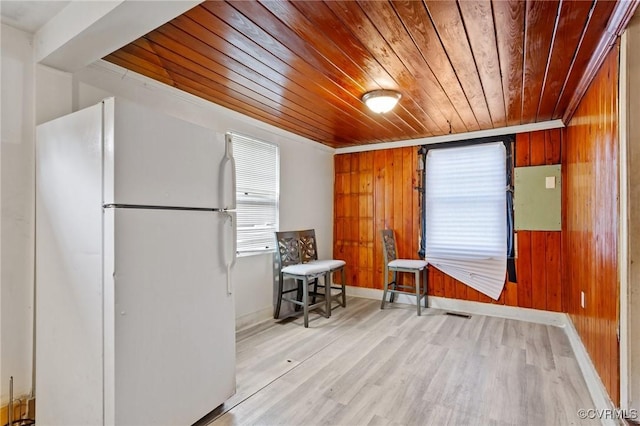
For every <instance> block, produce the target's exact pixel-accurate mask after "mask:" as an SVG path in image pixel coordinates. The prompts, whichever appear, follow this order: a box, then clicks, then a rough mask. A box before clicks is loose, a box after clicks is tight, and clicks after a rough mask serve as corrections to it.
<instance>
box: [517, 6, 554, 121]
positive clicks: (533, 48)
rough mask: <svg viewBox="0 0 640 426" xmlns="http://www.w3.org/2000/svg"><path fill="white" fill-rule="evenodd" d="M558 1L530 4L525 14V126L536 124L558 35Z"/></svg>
mask: <svg viewBox="0 0 640 426" xmlns="http://www.w3.org/2000/svg"><path fill="white" fill-rule="evenodd" d="M559 6H560V2H559V1H554V0H549V1H528V2H527V8H526V13H525V50H524V65H523V76H524V78H523V80H522V87H523V96H522V122H523V123H533V122H535V121H536V114H537V112H538V105H539V104H540V98H541V96H542V87H543V85H544V81H545V77H546V75H547V69H548V64H549V59H550V56H551V47H552V45H551V41H552V40H553V34H554V33H555V29H556V25H557V17H558V10H559V9H558V8H559Z"/></svg>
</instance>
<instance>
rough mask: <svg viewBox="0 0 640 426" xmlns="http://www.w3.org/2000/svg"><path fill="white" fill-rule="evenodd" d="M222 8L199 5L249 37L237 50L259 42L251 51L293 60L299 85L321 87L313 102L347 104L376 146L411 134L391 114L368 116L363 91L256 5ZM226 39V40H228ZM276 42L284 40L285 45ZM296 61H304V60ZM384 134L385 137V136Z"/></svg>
mask: <svg viewBox="0 0 640 426" xmlns="http://www.w3.org/2000/svg"><path fill="white" fill-rule="evenodd" d="M225 5H226V4H225V3H224V2H219V1H212V2H206V3H204V4H203V6H204V7H206V8H207V10H209V11H210V12H215V13H216V14H217V15H218V16H219V17H221V18H223V19H224V20H226V21H227V22H229V23H230V24H231V26H232V27H234V28H238V32H239V33H242V34H245V35H246V34H250V35H251V38H250V39H247V40H238V42H239V45H237V47H239V48H240V47H242V48H247V47H248V48H251V47H253V46H252V45H251V44H250V43H249V41H250V40H259V45H258V44H257V43H258V42H256V43H254V45H255V47H259V48H261V49H262V48H264V50H267V51H269V52H271V53H272V54H273V55H274V56H275V57H277V58H282V59H283V61H286V59H287V58H296V60H290V61H286V62H287V63H288V64H290V65H291V66H292V67H294V68H296V69H297V70H298V71H300V72H302V73H303V78H302V82H303V84H310V83H312V82H313V83H316V84H318V83H321V84H322V87H323V88H324V93H323V99H317V101H320V102H336V101H338V102H340V103H343V104H347V105H348V106H349V107H350V110H349V112H350V115H355V116H358V117H359V118H361V119H363V120H364V121H365V122H368V123H369V125H370V126H373V127H378V128H379V129H380V131H379V135H380V136H381V138H382V139H378V140H377V141H378V142H381V141H385V140H386V139H385V138H387V137H389V138H390V137H392V135H395V134H397V133H398V132H403V133H406V132H409V131H411V128H410V126H409V125H408V124H407V123H406V122H404V121H403V120H402V119H400V118H399V117H398V116H397V115H395V114H394V115H389V116H384V117H381V119H380V118H378V117H375V116H373V115H371V114H370V112H369V111H367V110H366V109H365V108H364V106H363V104H362V102H361V101H360V97H359V96H356V94H358V93H363V89H362V88H360V87H357V86H355V85H354V82H353V80H352V79H346V78H345V76H344V74H342V73H341V72H340V71H339V70H337V69H336V68H335V67H332V66H331V64H330V63H329V62H328V61H326V59H325V58H324V57H322V56H321V55H320V54H319V53H318V52H316V51H315V50H313V49H311V48H310V47H309V46H308V45H306V44H305V43H304V42H303V41H302V40H301V39H300V38H299V37H297V35H295V34H294V33H293V32H291V30H290V29H289V28H287V27H286V26H284V25H283V24H282V23H281V22H280V21H278V19H277V17H275V16H274V15H272V14H270V13H269V12H268V11H267V10H266V9H264V7H262V6H261V5H260V4H258V3H256V2H246V1H239V2H235V3H234V5H233V6H234V7H235V8H237V10H236V9H233V8H230V7H227V6H225ZM231 9H233V10H231ZM189 13H190V12H188V14H189ZM245 15H250V16H252V17H253V19H255V20H256V22H259V25H260V26H259V27H258V26H255V27H251V21H250V20H249V19H248V18H246V16H245ZM226 37H227V39H228V38H229V36H226ZM279 40H286V41H287V43H286V45H285V44H282V43H281V42H280V41H279ZM240 43H242V44H240ZM249 53H250V54H253V55H254V57H256V58H259V59H262V57H261V53H262V52H260V51H257V52H256V50H255V49H251V50H250V51H249ZM299 58H304V60H301V59H299ZM285 75H286V74H285ZM342 109H343V110H344V105H342ZM392 127H395V129H393V128H392ZM387 134H388V135H389V136H386V135H387Z"/></svg>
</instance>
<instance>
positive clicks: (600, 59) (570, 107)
mask: <svg viewBox="0 0 640 426" xmlns="http://www.w3.org/2000/svg"><path fill="white" fill-rule="evenodd" d="M602 3H603V1H601V0H600V1H598V2H597V4H596V7H599V6H601V4H602ZM604 3H612V2H606V1H605V2H604ZM638 4H639V2H638V1H636V0H632V1H626V0H622V1H617V2H615V4H614V8H613V11H612V12H610V14H608V15H606V16H610V18H609V19H608V21H607V23H606V25H605V29H604V31H603V33H601V36H600V38H599V40H598V42H597V46H596V47H595V48H592V50H591V51H592V55H591V56H590V57H589V61H588V64H587V65H586V66H585V68H584V70H585V71H584V73H583V74H582V77H581V78H580V81H579V82H578V83H577V85H576V88H575V89H574V90H573V91H571V92H570V91H567V93H571V94H572V96H571V99H570V100H569V101H568V103H567V106H566V107H565V108H562V106H561V105H560V103H559V106H558V107H556V113H558V115H559V114H563V115H562V118H563V120H564V122H565V123H568V122H569V121H570V120H571V117H573V114H574V113H575V111H576V109H577V108H578V105H579V103H580V101H581V100H582V97H583V96H584V94H585V93H586V92H587V89H588V88H589V85H590V84H591V81H592V80H593V79H594V77H595V75H596V74H597V72H598V70H599V69H600V67H601V66H602V64H603V63H604V61H605V59H606V57H607V53H608V52H609V50H610V49H611V47H613V46H614V44H615V43H616V40H617V38H618V37H619V36H620V35H621V34H622V32H623V31H624V29H625V28H626V27H627V25H628V24H629V20H630V19H631V17H633V15H634V13H635V11H636V9H637V7H638ZM608 6H610V5H608ZM602 8H604V7H602ZM593 13H595V11H594V12H593ZM590 24H591V22H590Z"/></svg>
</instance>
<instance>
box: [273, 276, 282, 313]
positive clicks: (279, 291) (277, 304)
mask: <svg viewBox="0 0 640 426" xmlns="http://www.w3.org/2000/svg"><path fill="white" fill-rule="evenodd" d="M282 281H283V279H282V273H280V278H279V279H278V300H277V301H276V310H275V311H274V313H273V318H275V319H278V317H279V316H280V306H281V305H282V285H283V284H282Z"/></svg>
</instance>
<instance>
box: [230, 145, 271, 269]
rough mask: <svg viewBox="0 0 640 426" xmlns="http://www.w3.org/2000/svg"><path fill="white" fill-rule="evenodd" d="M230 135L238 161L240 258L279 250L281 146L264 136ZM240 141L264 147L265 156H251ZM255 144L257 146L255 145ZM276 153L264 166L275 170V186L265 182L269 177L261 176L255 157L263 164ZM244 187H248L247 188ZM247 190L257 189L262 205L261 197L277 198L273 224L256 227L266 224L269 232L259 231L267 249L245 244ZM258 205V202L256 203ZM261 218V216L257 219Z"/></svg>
mask: <svg viewBox="0 0 640 426" xmlns="http://www.w3.org/2000/svg"><path fill="white" fill-rule="evenodd" d="M227 136H228V137H229V138H230V139H231V145H232V152H233V156H234V159H235V163H236V185H237V186H236V215H237V224H238V232H237V233H236V238H237V239H238V246H237V247H238V249H237V255H238V256H239V257H245V256H254V255H259V254H267V253H272V252H273V251H274V250H275V237H274V232H275V231H277V230H278V229H279V228H278V227H279V223H278V222H279V216H280V214H279V208H280V206H279V204H280V203H279V199H280V189H279V188H280V152H279V151H280V148H279V146H278V145H277V144H275V143H272V142H267V141H263V140H260V139H256V138H254V137H250V136H245V135H242V134H238V133H233V132H229V133H227ZM239 143H242V144H244V145H245V146H246V147H247V149H252V148H253V149H255V150H257V151H258V152H259V151H260V150H261V149H264V150H263V151H262V155H260V154H258V157H256V158H251V159H248V158H247V157H246V156H245V154H247V153H246V152H243V151H242V149H241V148H240V147H239V146H238V145H237V144H239ZM251 145H253V146H251ZM271 154H275V162H274V163H271V162H268V163H265V164H263V166H266V167H268V168H269V169H271V172H273V173H274V178H275V179H274V181H273V182H272V185H267V186H265V185H263V183H265V182H267V180H264V179H261V176H260V173H256V171H257V170H258V169H255V168H253V165H254V160H255V163H257V164H258V165H260V162H261V161H264V160H265V158H267V157H268V156H269V155H271ZM246 161H250V162H251V163H252V164H251V165H250V166H248V167H249V168H248V169H247V168H245V165H246ZM252 179H256V181H255V182H251V180H252ZM243 187H244V188H243ZM247 189H249V190H252V191H255V192H253V195H254V197H253V200H254V201H255V202H256V204H260V199H261V198H263V197H265V199H270V200H273V201H274V204H272V205H273V207H274V211H273V213H274V215H273V217H271V219H272V221H273V222H272V223H271V222H268V223H265V224H257V223H255V224H254V226H255V227H256V230H257V228H258V227H259V226H264V227H265V232H264V233H261V232H257V234H258V235H257V236H256V237H257V238H259V240H261V241H262V242H263V243H264V244H265V246H264V248H258V247H250V246H249V247H245V246H246V245H245V244H243V243H242V239H241V237H242V236H243V235H244V236H246V232H245V233H243V228H242V224H243V222H245V221H246V217H243V214H246V210H245V207H244V206H245V205H250V204H249V203H247V202H245V200H244V199H245V198H246V195H247ZM256 204H254V205H256ZM256 219H257V218H256Z"/></svg>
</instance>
